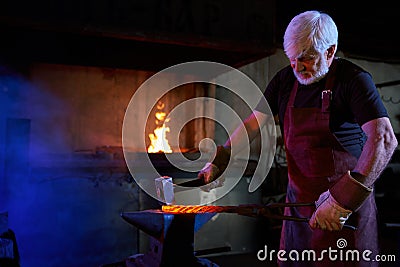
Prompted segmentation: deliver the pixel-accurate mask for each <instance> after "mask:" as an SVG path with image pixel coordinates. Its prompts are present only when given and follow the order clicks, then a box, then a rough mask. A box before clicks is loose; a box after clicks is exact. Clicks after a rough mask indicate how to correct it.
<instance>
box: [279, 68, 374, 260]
mask: <svg viewBox="0 0 400 267" xmlns="http://www.w3.org/2000/svg"><path fill="white" fill-rule="evenodd" d="M332 72H333V71H330V72H329V74H328V77H327V82H326V86H328V87H325V88H326V89H331V88H333V87H332V85H333V75H332ZM297 89H298V82H297V81H296V82H295V84H294V86H293V89H292V92H291V94H290V97H289V101H288V104H287V108H286V113H285V122H284V137H285V149H286V157H287V165H288V175H289V179H288V187H287V196H286V201H287V202H313V201H316V200H317V199H318V197H319V195H320V194H321V193H322V192H324V191H326V190H328V189H329V188H330V187H331V186H332V185H333V184H334V183H335V181H337V179H339V178H340V177H341V176H342V175H343V174H344V173H346V172H347V171H348V170H353V168H354V167H355V165H356V163H357V159H356V158H355V157H354V156H353V155H351V154H350V153H349V152H347V151H346V150H345V149H344V148H343V147H342V145H341V144H340V143H339V141H338V140H337V139H336V137H335V136H334V135H333V134H332V133H331V131H330V128H329V116H330V113H329V110H330V100H331V93H332V92H331V91H330V90H326V91H324V92H323V93H322V107H321V108H296V107H294V100H295V96H296V93H297ZM313 212H314V207H301V208H298V207H297V208H286V209H285V215H291V216H299V217H307V218H311V215H312V213H313ZM347 223H349V224H351V225H353V226H355V227H357V229H356V230H354V229H351V228H349V227H344V228H343V229H342V230H341V231H333V232H330V231H323V230H320V229H311V228H310V226H309V225H308V224H307V223H299V222H291V221H284V223H283V228H282V235H281V241H280V249H282V250H284V251H286V256H287V257H286V259H287V261H279V260H278V262H279V263H280V266H307V267H309V266H335V267H338V266H375V265H374V262H365V261H362V260H360V261H357V260H353V259H356V258H355V256H354V258H352V256H351V255H348V256H347V260H346V255H345V253H346V251H347V250H354V249H356V250H358V251H359V255H360V259H361V258H362V252H363V251H364V250H371V251H373V254H372V255H370V258H371V259H372V258H373V257H374V256H373V255H375V254H376V253H378V243H377V242H378V241H377V221H376V205H375V199H374V197H373V195H372V194H371V196H370V197H369V198H368V199H367V200H366V201H365V203H364V204H363V205H362V206H361V208H360V209H359V210H358V211H357V212H356V213H353V214H352V215H351V216H350V219H349V220H348V221H347ZM340 238H343V239H344V240H345V242H347V245H346V246H345V247H341V246H342V245H339V247H338V244H337V242H338V240H339V239H340ZM329 247H330V248H331V249H333V250H337V253H336V255H337V259H336V260H335V261H334V260H332V259H333V256H332V255H335V254H334V253H333V254H332V255H331V256H332V258H331V257H329V255H328V254H326V255H325V254H324V257H323V260H317V261H315V262H310V261H307V260H308V258H307V257H304V258H301V257H300V258H299V260H297V259H295V258H293V260H290V259H289V257H288V253H289V252H290V251H291V250H296V251H298V252H299V254H300V255H301V253H302V251H304V250H311V249H312V250H314V251H315V252H316V255H317V259H318V257H319V256H320V255H321V254H320V253H322V252H321V251H322V250H328V249H329ZM339 251H342V252H343V255H342V258H340V257H339V256H340V254H339ZM293 255H295V254H293ZM304 259H305V260H306V261H302V260H304ZM311 259H312V258H311ZM375 263H376V262H375Z"/></svg>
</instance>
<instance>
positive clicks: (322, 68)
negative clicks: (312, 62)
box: [293, 59, 329, 85]
mask: <svg viewBox="0 0 400 267" xmlns="http://www.w3.org/2000/svg"><path fill="white" fill-rule="evenodd" d="M317 68H318V71H317V72H315V73H314V74H313V75H312V76H311V77H310V78H306V79H304V78H302V77H300V75H299V74H298V73H297V72H296V71H295V70H293V73H294V76H296V78H297V80H298V81H299V83H300V84H304V85H309V84H312V83H315V82H318V81H320V80H321V79H322V78H324V77H325V75H326V74H327V73H328V71H329V66H328V61H327V60H325V59H322V60H320V61H319V64H318V65H317ZM306 72H307V71H306Z"/></svg>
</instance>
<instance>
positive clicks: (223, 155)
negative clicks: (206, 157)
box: [197, 145, 231, 184]
mask: <svg viewBox="0 0 400 267" xmlns="http://www.w3.org/2000/svg"><path fill="white" fill-rule="evenodd" d="M230 156H231V150H230V147H224V146H221V145H219V146H217V150H216V152H215V157H214V160H213V161H212V162H208V163H207V164H206V165H205V166H204V167H203V169H201V170H200V172H199V173H198V175H197V177H198V178H200V179H203V181H204V183H205V184H208V183H210V182H212V181H214V180H215V179H217V178H218V177H219V176H220V175H221V174H222V173H223V172H224V171H225V169H226V167H227V165H228V163H229V159H230Z"/></svg>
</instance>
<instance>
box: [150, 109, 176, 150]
mask: <svg viewBox="0 0 400 267" xmlns="http://www.w3.org/2000/svg"><path fill="white" fill-rule="evenodd" d="M164 107H165V105H164V104H163V103H162V102H158V104H157V110H158V111H157V112H156V115H155V117H156V125H157V127H156V129H155V130H154V133H151V134H149V138H150V142H151V143H150V145H149V147H148V148H147V152H149V153H159V152H164V153H172V149H171V147H170V145H169V144H168V139H167V136H166V134H167V133H168V132H169V131H170V128H169V127H167V126H166V125H165V123H166V122H168V121H169V119H165V118H166V116H167V113H165V112H164V111H163V109H164Z"/></svg>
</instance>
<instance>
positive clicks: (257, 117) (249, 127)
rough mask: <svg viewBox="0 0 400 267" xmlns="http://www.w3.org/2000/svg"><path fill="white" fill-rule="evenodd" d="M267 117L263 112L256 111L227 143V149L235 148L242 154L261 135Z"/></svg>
mask: <svg viewBox="0 0 400 267" xmlns="http://www.w3.org/2000/svg"><path fill="white" fill-rule="evenodd" d="M267 118H268V117H267V115H266V114H263V113H261V112H257V111H254V112H253V113H252V114H251V115H250V116H249V117H248V118H247V119H246V120H245V121H244V123H243V125H240V126H239V127H238V128H236V130H235V131H234V132H233V134H232V135H231V136H230V138H229V139H228V140H227V141H226V142H225V144H224V146H225V147H233V146H235V151H236V153H237V152H240V151H241V150H242V149H243V148H245V147H246V146H248V145H249V143H250V142H251V141H252V140H253V139H254V138H255V137H256V136H257V135H258V134H259V130H260V129H261V127H262V125H264V124H265V122H266V121H267Z"/></svg>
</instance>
